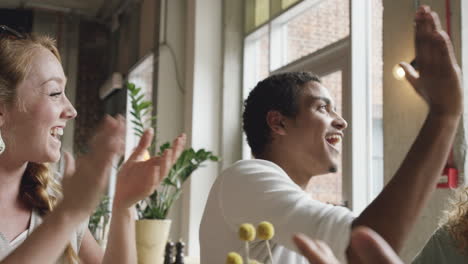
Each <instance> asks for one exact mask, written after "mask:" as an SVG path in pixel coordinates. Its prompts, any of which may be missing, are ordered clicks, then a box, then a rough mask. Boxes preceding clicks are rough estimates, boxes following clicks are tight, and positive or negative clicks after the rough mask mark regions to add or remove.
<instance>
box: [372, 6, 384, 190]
mask: <svg viewBox="0 0 468 264" xmlns="http://www.w3.org/2000/svg"><path fill="white" fill-rule="evenodd" d="M371 5H372V6H371V8H372V25H371V30H372V33H371V34H372V40H371V45H372V50H371V54H372V55H371V63H372V65H371V67H370V69H371V71H372V74H371V82H372V87H371V96H372V184H371V188H372V190H371V195H372V198H375V197H376V196H377V195H378V194H379V193H380V191H381V190H382V188H383V178H384V175H383V115H382V109H383V99H382V71H383V70H382V69H383V61H382V15H383V5H382V0H372V4H371Z"/></svg>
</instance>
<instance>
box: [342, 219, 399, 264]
mask: <svg viewBox="0 0 468 264" xmlns="http://www.w3.org/2000/svg"><path fill="white" fill-rule="evenodd" d="M351 247H352V248H353V250H354V251H355V252H356V254H357V255H358V256H359V258H360V259H361V261H362V263H364V264H373V263H380V264H403V262H402V261H401V259H400V258H399V257H398V256H397V254H396V253H395V251H393V249H392V248H391V247H390V246H389V245H388V243H387V242H385V240H384V239H383V238H382V237H380V236H379V235H378V234H377V233H375V232H374V231H372V230H371V229H370V228H367V227H357V228H356V229H354V230H353V233H352V234H351Z"/></svg>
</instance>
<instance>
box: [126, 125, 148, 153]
mask: <svg viewBox="0 0 468 264" xmlns="http://www.w3.org/2000/svg"><path fill="white" fill-rule="evenodd" d="M153 134H154V132H153V129H152V128H150V129H147V130H145V132H144V133H143V136H141V138H140V141H139V142H138V146H137V147H136V148H135V150H134V151H133V153H132V154H131V155H130V157H129V158H128V160H141V159H142V158H143V156H144V155H145V151H146V150H147V149H148V147H149V146H150V145H151V141H152V140H153Z"/></svg>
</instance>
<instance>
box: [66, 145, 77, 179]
mask: <svg viewBox="0 0 468 264" xmlns="http://www.w3.org/2000/svg"><path fill="white" fill-rule="evenodd" d="M63 159H64V161H65V169H64V173H63V176H64V177H65V178H69V177H71V176H72V175H73V174H74V173H75V170H76V164H75V159H74V158H73V156H72V155H71V154H70V152H68V151H65V152H64V153H63Z"/></svg>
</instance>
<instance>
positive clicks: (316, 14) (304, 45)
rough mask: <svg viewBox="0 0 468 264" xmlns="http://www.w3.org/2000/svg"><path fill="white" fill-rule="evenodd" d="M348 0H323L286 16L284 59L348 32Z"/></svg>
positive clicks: (307, 53)
mask: <svg viewBox="0 0 468 264" xmlns="http://www.w3.org/2000/svg"><path fill="white" fill-rule="evenodd" d="M348 3H349V0H326V1H322V2H320V3H319V4H317V5H316V6H314V7H313V8H311V9H309V10H306V11H304V12H303V13H302V14H300V15H299V16H297V17H295V18H294V19H292V20H290V21H289V22H288V23H287V25H286V27H287V35H288V40H287V45H288V46H287V53H288V54H287V63H289V62H292V61H295V60H297V59H299V58H301V57H303V56H306V55H309V54H311V53H313V52H314V51H317V50H319V49H320V48H323V47H325V46H327V45H329V44H332V43H334V42H336V41H338V40H340V39H343V38H345V37H346V36H348V35H349V4H348Z"/></svg>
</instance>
